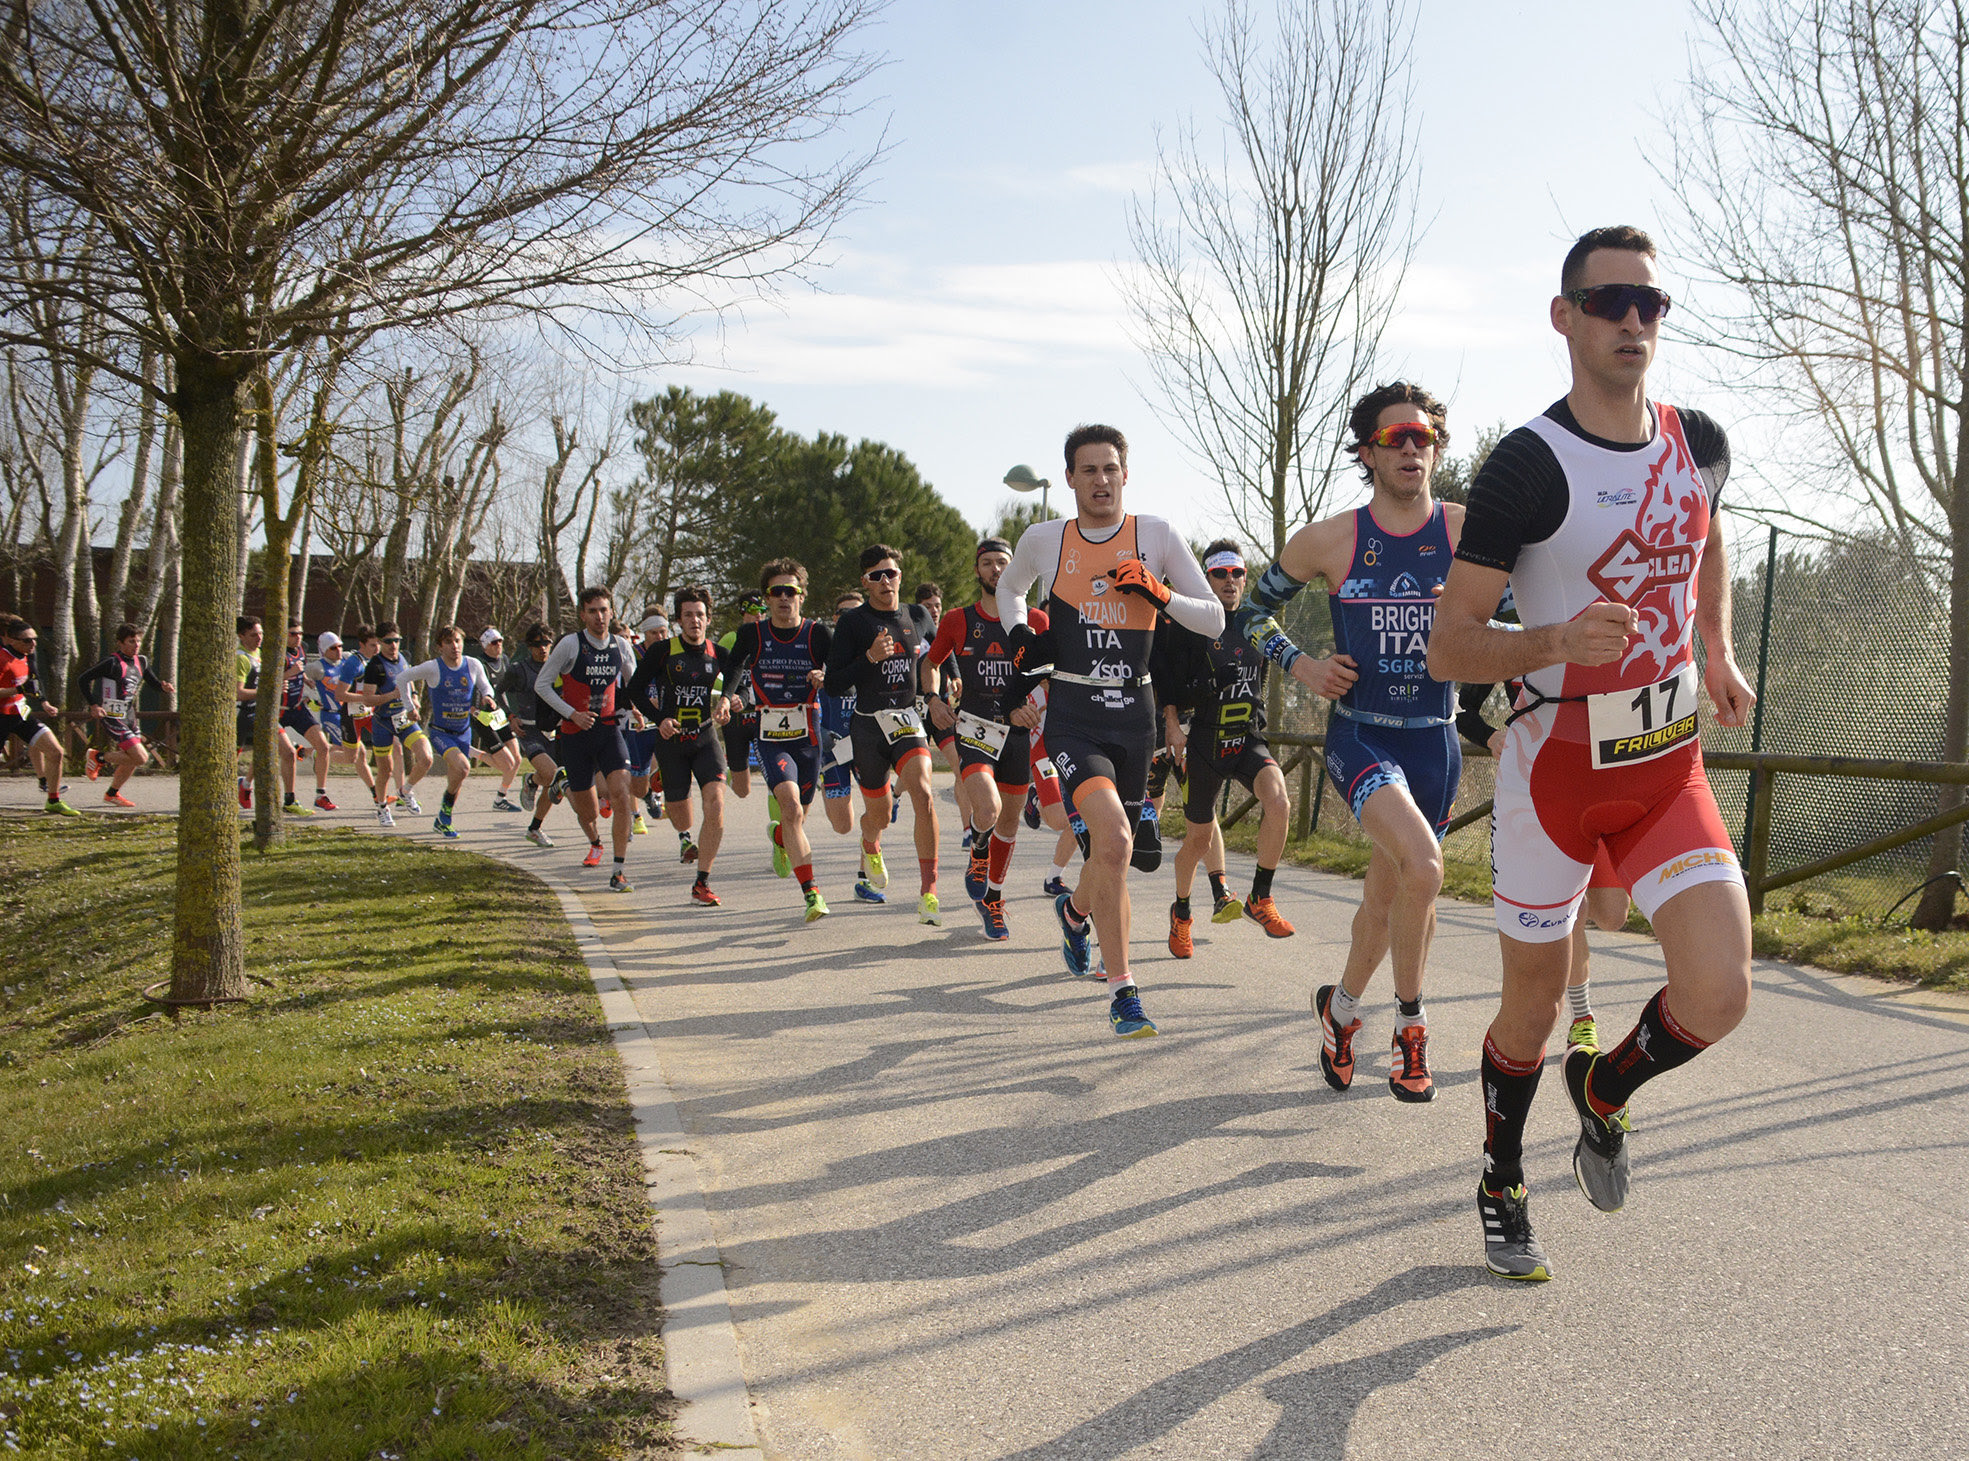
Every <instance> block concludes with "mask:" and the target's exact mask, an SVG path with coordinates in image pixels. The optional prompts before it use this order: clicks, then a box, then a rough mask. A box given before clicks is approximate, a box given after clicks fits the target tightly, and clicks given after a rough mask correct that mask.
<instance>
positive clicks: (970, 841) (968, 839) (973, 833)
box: [89, 751, 978, 852]
mask: <svg viewBox="0 0 1969 1461" xmlns="http://www.w3.org/2000/svg"><path fill="white" fill-rule="evenodd" d="M89 754H90V755H92V756H93V755H94V754H95V752H94V751H91V752H90V753H89ZM89 779H90V780H91V781H93V780H95V778H94V777H93V776H92V777H90V778H89ZM977 845H978V829H977V828H976V827H966V828H965V829H964V837H963V839H962V840H961V841H960V842H959V843H958V844H957V848H958V851H960V852H969V851H970V850H971V849H972V848H973V847H976V846H977Z"/></svg>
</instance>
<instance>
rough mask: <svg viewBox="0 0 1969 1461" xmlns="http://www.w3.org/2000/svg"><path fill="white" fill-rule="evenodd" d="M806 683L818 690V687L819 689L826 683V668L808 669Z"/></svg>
mask: <svg viewBox="0 0 1969 1461" xmlns="http://www.w3.org/2000/svg"><path fill="white" fill-rule="evenodd" d="M807 683H808V684H809V685H811V686H813V688H814V689H816V690H818V689H820V688H821V687H822V686H823V685H825V684H826V683H827V671H826V670H808V671H807Z"/></svg>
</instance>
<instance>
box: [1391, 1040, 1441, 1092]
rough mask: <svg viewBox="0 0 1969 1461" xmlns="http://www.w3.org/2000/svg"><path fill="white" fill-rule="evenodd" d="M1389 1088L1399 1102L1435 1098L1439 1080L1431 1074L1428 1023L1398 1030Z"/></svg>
mask: <svg viewBox="0 0 1969 1461" xmlns="http://www.w3.org/2000/svg"><path fill="white" fill-rule="evenodd" d="M1388 1089H1389V1090H1391V1091H1393V1092H1394V1093H1395V1099H1396V1100H1397V1101H1433V1100H1435V1099H1436V1083H1435V1081H1434V1080H1433V1079H1432V1078H1431V1077H1430V1075H1429V1027H1428V1026H1427V1025H1403V1026H1401V1027H1400V1028H1399V1029H1397V1030H1396V1031H1395V1068H1394V1069H1393V1070H1391V1071H1389V1072H1388Z"/></svg>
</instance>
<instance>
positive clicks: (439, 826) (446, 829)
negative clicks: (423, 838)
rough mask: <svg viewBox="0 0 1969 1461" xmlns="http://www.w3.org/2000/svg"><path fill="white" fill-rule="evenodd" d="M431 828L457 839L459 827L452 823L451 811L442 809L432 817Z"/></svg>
mask: <svg viewBox="0 0 1969 1461" xmlns="http://www.w3.org/2000/svg"><path fill="white" fill-rule="evenodd" d="M431 830H432V831H433V832H441V833H443V834H444V835H445V836H446V837H450V838H453V839H456V838H457V836H458V829H457V828H456V827H454V826H452V825H451V813H450V812H447V811H443V810H440V811H439V812H438V814H437V815H436V816H435V817H433V818H431Z"/></svg>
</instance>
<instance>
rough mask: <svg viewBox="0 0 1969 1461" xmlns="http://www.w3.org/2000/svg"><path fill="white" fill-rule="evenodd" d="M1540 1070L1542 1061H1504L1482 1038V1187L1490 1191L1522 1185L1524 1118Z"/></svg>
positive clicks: (1523, 1170)
mask: <svg viewBox="0 0 1969 1461" xmlns="http://www.w3.org/2000/svg"><path fill="white" fill-rule="evenodd" d="M1544 1069H1545V1062H1544V1061H1543V1060H1533V1061H1530V1062H1529V1063H1522V1062H1519V1061H1515V1060H1509V1059H1507V1058H1505V1057H1504V1056H1503V1055H1501V1054H1499V1053H1498V1049H1497V1047H1496V1046H1495V1045H1493V1044H1492V1043H1491V1040H1490V1036H1488V1035H1486V1036H1484V1057H1483V1087H1484V1162H1485V1168H1486V1170H1485V1172H1484V1186H1485V1187H1486V1188H1488V1189H1489V1190H1490V1191H1492V1192H1508V1191H1509V1190H1510V1189H1511V1188H1513V1187H1519V1186H1522V1185H1523V1184H1524V1180H1525V1118H1526V1117H1527V1116H1528V1115H1530V1114H1531V1098H1532V1097H1533V1096H1534V1095H1536V1094H1537V1093H1538V1077H1539V1076H1540V1074H1541V1073H1543V1071H1544Z"/></svg>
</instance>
